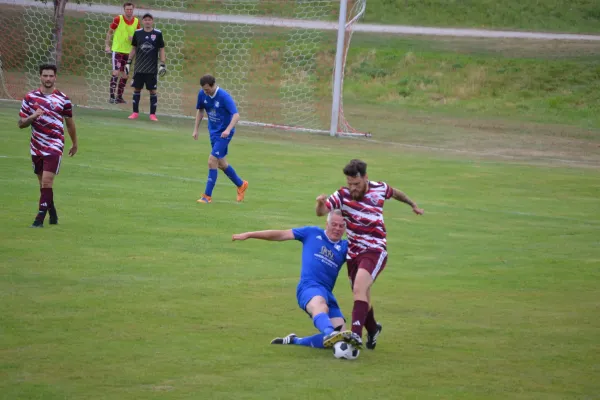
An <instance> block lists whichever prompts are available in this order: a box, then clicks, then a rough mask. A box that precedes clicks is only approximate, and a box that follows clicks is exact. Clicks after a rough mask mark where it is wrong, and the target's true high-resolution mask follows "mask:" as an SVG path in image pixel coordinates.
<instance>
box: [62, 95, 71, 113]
mask: <svg viewBox="0 0 600 400" xmlns="http://www.w3.org/2000/svg"><path fill="white" fill-rule="evenodd" d="M62 115H63V117H65V118H73V104H72V103H71V99H69V98H68V97H67V96H65V105H64V107H63V112H62Z"/></svg>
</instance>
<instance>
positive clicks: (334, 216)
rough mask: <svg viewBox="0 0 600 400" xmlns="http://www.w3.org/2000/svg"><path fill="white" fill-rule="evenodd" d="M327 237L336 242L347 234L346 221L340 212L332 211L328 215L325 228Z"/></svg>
mask: <svg viewBox="0 0 600 400" xmlns="http://www.w3.org/2000/svg"><path fill="white" fill-rule="evenodd" d="M325 233H326V234H327V237H328V238H329V239H331V240H333V241H334V242H337V241H338V240H341V239H342V236H344V233H346V221H345V220H344V216H343V215H342V212H341V211H340V210H337V209H336V210H331V211H330V212H329V214H327V225H326V226H325Z"/></svg>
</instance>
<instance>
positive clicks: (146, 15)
mask: <svg viewBox="0 0 600 400" xmlns="http://www.w3.org/2000/svg"><path fill="white" fill-rule="evenodd" d="M146 18H150V19H151V20H154V17H153V16H152V14H150V13H146V14H144V16H143V17H142V19H146Z"/></svg>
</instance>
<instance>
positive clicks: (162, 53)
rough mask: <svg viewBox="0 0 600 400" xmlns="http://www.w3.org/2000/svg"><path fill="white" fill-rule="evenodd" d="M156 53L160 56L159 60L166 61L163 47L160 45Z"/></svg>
mask: <svg viewBox="0 0 600 400" xmlns="http://www.w3.org/2000/svg"><path fill="white" fill-rule="evenodd" d="M158 55H159V56H160V62H161V63H163V64H165V63H166V62H167V58H166V55H165V48H164V47H162V48H161V49H160V50H159V51H158Z"/></svg>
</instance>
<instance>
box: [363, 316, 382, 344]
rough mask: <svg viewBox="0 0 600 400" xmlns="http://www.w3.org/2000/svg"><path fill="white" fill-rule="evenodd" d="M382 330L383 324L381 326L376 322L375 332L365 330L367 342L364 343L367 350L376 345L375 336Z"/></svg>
mask: <svg viewBox="0 0 600 400" xmlns="http://www.w3.org/2000/svg"><path fill="white" fill-rule="evenodd" d="M382 330H383V326H381V324H380V323H379V322H378V323H377V330H376V331H375V332H373V334H371V332H367V343H366V344H365V346H366V347H367V349H369V350H373V349H375V346H377V338H378V337H379V335H380V334H381V331H382Z"/></svg>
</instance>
